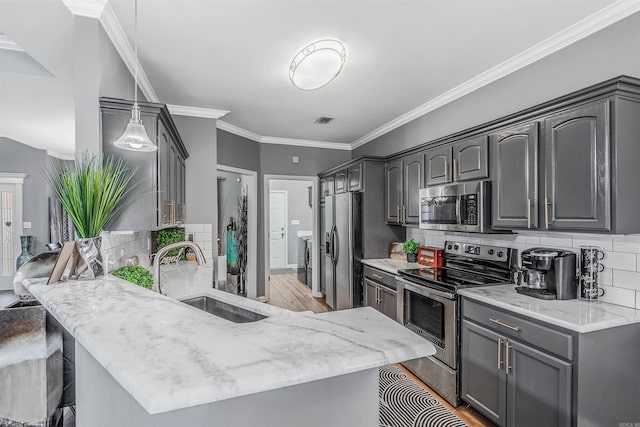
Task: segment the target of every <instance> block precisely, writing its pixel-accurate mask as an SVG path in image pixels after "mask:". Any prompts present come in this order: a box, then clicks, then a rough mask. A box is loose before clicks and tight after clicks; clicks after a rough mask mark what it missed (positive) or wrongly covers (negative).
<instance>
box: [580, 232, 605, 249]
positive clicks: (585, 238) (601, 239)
mask: <svg viewBox="0 0 640 427" xmlns="http://www.w3.org/2000/svg"><path fill="white" fill-rule="evenodd" d="M580 246H597V247H598V248H600V249H602V250H603V251H612V250H613V239H612V238H611V236H598V235H597V234H596V235H594V234H574V236H573V247H574V248H576V249H578V248H580Z"/></svg>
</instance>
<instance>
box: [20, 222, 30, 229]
mask: <svg viewBox="0 0 640 427" xmlns="http://www.w3.org/2000/svg"><path fill="white" fill-rule="evenodd" d="M22 228H31V222H29V221H26V222H23V223H22Z"/></svg>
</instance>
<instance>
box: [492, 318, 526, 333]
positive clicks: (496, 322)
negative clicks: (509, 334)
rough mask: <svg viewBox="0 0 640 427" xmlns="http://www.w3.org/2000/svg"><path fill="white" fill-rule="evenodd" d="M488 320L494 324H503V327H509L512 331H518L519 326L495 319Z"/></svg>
mask: <svg viewBox="0 0 640 427" xmlns="http://www.w3.org/2000/svg"><path fill="white" fill-rule="evenodd" d="M489 321H490V322H493V323H495V324H496V325H500V326H504V327H505V328H508V329H511V330H512V331H516V332H520V328H516V327H515V326H511V325H508V324H506V323H504V322H501V321H499V320H497V319H489Z"/></svg>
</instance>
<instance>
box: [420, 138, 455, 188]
mask: <svg viewBox="0 0 640 427" xmlns="http://www.w3.org/2000/svg"><path fill="white" fill-rule="evenodd" d="M425 164H426V172H427V179H426V183H425V184H426V185H427V186H429V185H437V184H446V183H448V182H451V164H452V162H451V146H447V147H438V148H432V149H430V150H427V151H426V152H425Z"/></svg>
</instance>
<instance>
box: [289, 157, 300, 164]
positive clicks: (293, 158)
mask: <svg viewBox="0 0 640 427" xmlns="http://www.w3.org/2000/svg"><path fill="white" fill-rule="evenodd" d="M291 163H293V164H298V163H300V157H298V156H293V157H291Z"/></svg>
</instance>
